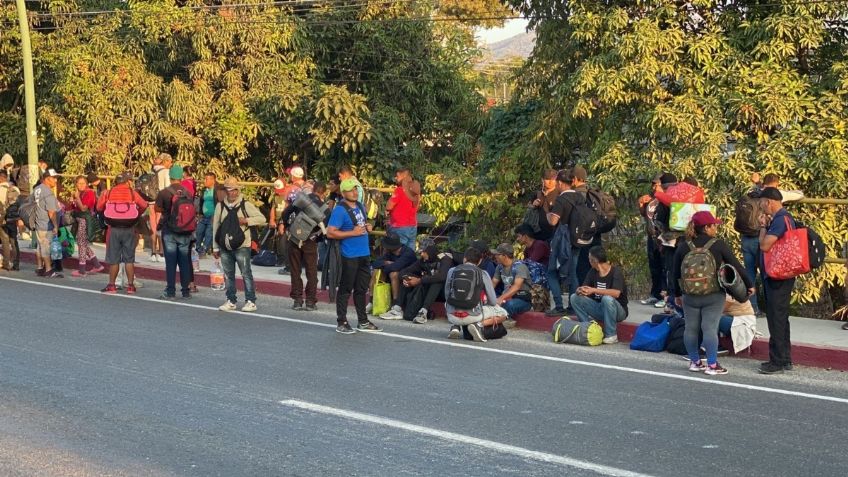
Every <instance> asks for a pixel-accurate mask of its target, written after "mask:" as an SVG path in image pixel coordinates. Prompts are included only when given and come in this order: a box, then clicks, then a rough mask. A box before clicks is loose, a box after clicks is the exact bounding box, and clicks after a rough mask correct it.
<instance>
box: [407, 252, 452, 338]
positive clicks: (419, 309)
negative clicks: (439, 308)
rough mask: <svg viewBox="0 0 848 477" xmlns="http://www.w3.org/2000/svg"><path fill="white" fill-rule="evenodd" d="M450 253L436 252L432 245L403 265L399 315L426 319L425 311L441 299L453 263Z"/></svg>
mask: <svg viewBox="0 0 848 477" xmlns="http://www.w3.org/2000/svg"><path fill="white" fill-rule="evenodd" d="M453 265H454V263H453V257H452V256H451V255H450V254H448V253H441V254H440V253H439V249H438V248H436V246H435V245H430V246H428V247H427V248H426V249H424V250H423V251H422V252H421V258H420V259H419V260H418V261H416V262H415V263H413V264H412V265H410V266H409V267H407V268H405V269H403V270H402V271H401V272H400V273H401V277H402V280H403V283H402V285H403V286H402V287H401V291H400V297H399V299H398V302H399V303H400V304H401V306H402V308H403V319H405V320H411V321H412V322H413V323H418V324H423V323H427V313H428V310H429V309H430V305H432V304H433V303H434V302H436V300H439V301H444V295H443V293H442V290H444V288H445V286H444V284H445V281H446V280H447V279H448V271H450V269H451V268H452V267H453Z"/></svg>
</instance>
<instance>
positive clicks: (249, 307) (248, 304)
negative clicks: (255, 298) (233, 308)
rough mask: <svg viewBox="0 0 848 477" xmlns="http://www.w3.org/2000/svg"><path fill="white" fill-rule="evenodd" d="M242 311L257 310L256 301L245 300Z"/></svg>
mask: <svg viewBox="0 0 848 477" xmlns="http://www.w3.org/2000/svg"><path fill="white" fill-rule="evenodd" d="M241 311H247V312H251V311H256V303H253V302H252V301H246V302H244V306H243V307H241Z"/></svg>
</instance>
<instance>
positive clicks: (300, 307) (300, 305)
mask: <svg viewBox="0 0 848 477" xmlns="http://www.w3.org/2000/svg"><path fill="white" fill-rule="evenodd" d="M292 310H296V311H301V310H303V302H302V301H296V302H294V303H292Z"/></svg>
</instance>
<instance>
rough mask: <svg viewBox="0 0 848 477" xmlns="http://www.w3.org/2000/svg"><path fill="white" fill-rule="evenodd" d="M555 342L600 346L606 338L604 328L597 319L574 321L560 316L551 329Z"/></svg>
mask: <svg viewBox="0 0 848 477" xmlns="http://www.w3.org/2000/svg"><path fill="white" fill-rule="evenodd" d="M551 335H553V338H554V343H571V344H577V345H583V346H598V345H600V344H601V342H602V341H603V340H604V330H603V329H602V328H601V325H599V324H598V323H597V322H595V321H589V322H585V321H573V320H570V319H568V318H566V317H563V318H560V319H559V320H557V322H556V323H554V327H553V328H552V329H551Z"/></svg>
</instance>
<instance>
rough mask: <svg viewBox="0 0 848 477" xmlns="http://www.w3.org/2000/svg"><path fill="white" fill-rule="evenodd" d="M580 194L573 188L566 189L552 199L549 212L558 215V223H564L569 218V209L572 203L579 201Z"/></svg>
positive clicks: (571, 207) (572, 205)
mask: <svg viewBox="0 0 848 477" xmlns="http://www.w3.org/2000/svg"><path fill="white" fill-rule="evenodd" d="M581 199H582V196H581V195H580V194H578V193H577V191H575V190H567V191H565V192H563V193H562V194H560V195H559V196H558V197H557V198H556V200H555V201H554V206H553V207H552V208H551V213H552V214H554V215H556V216H557V217H559V225H566V224H568V221H569V220H571V211H572V209H574V204H577V203H579V202H578V201H580V200H581Z"/></svg>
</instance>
